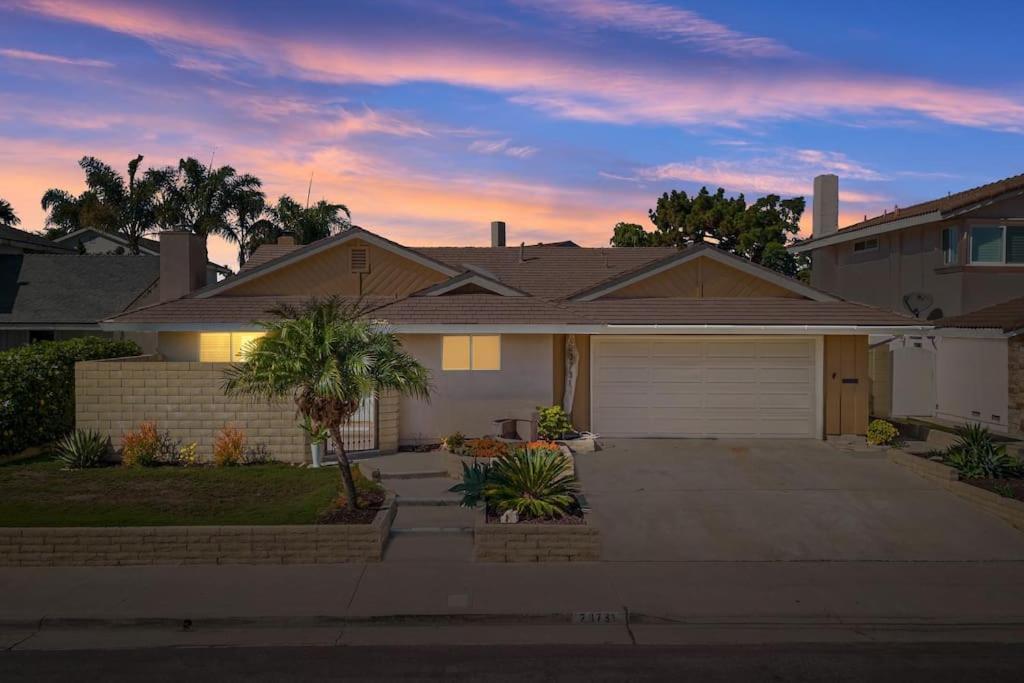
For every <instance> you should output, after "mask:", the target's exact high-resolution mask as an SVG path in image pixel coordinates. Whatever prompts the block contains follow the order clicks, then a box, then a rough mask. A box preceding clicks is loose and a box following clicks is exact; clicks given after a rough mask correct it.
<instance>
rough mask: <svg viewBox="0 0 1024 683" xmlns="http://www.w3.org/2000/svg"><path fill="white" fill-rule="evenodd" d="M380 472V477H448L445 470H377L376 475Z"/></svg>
mask: <svg viewBox="0 0 1024 683" xmlns="http://www.w3.org/2000/svg"><path fill="white" fill-rule="evenodd" d="M378 473H379V478H380V479H435V478H436V479H447V478H448V472H447V471H445V470H418V471H416V470H409V471H404V472H380V470H376V471H375V475H374V476H375V477H376V476H377V474H378Z"/></svg>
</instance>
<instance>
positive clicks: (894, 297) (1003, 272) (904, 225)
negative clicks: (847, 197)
mask: <svg viewBox="0 0 1024 683" xmlns="http://www.w3.org/2000/svg"><path fill="white" fill-rule="evenodd" d="M838 207H839V179H838V178H837V177H836V176H834V175H825V176H818V177H817V178H815V180H814V227H813V236H812V237H811V239H809V240H806V241H804V242H801V243H800V244H799V245H796V246H794V247H793V248H792V251H793V252H794V253H810V255H811V263H812V266H811V285H813V286H814V287H817V288H819V289H824V290H825V291H827V292H831V293H832V294H835V295H837V296H840V297H842V298H844V299H850V300H852V301H859V302H861V303H866V304H871V305H873V306H878V307H880V308H887V309H889V310H892V311H896V312H899V313H909V314H911V315H915V316H917V317H920V318H926V319H929V320H936V319H938V318H943V317H948V316H954V315H963V314H965V313H970V312H972V311H975V310H978V309H980V308H984V307H986V306H991V305H993V304H998V303H1002V302H1004V301H1007V300H1009V299H1012V298H1014V297H1015V296H1020V295H1021V293H1022V292H1024V175H1018V176H1014V177H1012V178H1006V179H1005V180H1000V181H997V182H994V183H989V184H988V185H982V186H981V187H976V188H973V189H970V190H965V191H963V192H957V193H955V194H950V195H947V196H945V197H940V198H938V199H933V200H931V201H927V202H922V203H920V204H914V205H913V206H906V207H899V206H897V207H894V208H893V210H892V211H888V212H886V213H883V214H882V215H880V216H875V217H873V218H866V219H865V220H863V221H861V222H860V223H856V224H854V225H851V226H849V227H846V228H843V229H842V230H839V229H837V228H838V215H839V211H838Z"/></svg>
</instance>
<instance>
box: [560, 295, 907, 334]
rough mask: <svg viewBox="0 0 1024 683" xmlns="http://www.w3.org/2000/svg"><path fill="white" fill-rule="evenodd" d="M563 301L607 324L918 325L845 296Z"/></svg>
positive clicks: (904, 317)
mask: <svg viewBox="0 0 1024 683" xmlns="http://www.w3.org/2000/svg"><path fill="white" fill-rule="evenodd" d="M566 306H567V307H568V308H569V309H570V310H572V311H574V312H576V313H577V314H579V315H582V316H584V317H586V318H589V319H592V320H598V321H600V322H601V323H604V324H608V325H645V324H651V325H801V326H802V325H807V326H812V327H816V326H829V325H868V326H881V327H884V326H903V325H920V324H922V323H921V321H919V320H917V319H915V318H911V317H909V316H904V315H900V314H898V313H890V312H889V311H884V310H882V309H877V308H872V307H871V306H865V305H863V304H855V303H852V302H849V301H811V300H808V299H782V298H779V299H775V298H768V297H759V298H753V299H596V300H594V301H585V302H573V303H568V304H566Z"/></svg>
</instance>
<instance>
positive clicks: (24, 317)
mask: <svg viewBox="0 0 1024 683" xmlns="http://www.w3.org/2000/svg"><path fill="white" fill-rule="evenodd" d="M159 278H160V259H159V258H158V257H155V256H113V255H110V256H108V255H79V254H12V255H0V326H32V325H39V326H42V327H45V326H47V325H74V324H77V325H81V324H86V325H91V324H95V323H97V322H99V321H100V320H104V319H106V318H109V317H111V316H114V315H117V314H118V313H121V312H123V311H125V310H127V309H128V308H130V307H131V306H132V305H133V304H135V303H136V302H137V301H138V300H139V299H140V297H142V296H143V295H144V294H146V293H147V292H148V291H149V290H150V289H151V288H153V287H154V286H156V284H157V282H158V281H159Z"/></svg>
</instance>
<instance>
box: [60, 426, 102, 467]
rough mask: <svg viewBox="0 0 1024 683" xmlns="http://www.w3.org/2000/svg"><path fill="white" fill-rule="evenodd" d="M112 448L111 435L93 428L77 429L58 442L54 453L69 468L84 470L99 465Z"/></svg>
mask: <svg viewBox="0 0 1024 683" xmlns="http://www.w3.org/2000/svg"><path fill="white" fill-rule="evenodd" d="M110 450H111V447H110V437H107V436H103V435H102V434H100V433H99V432H96V431H93V430H91V429H90V430H83V429H76V430H75V431H73V432H71V433H70V434H68V435H67V436H65V437H64V438H63V439H61V440H60V441H59V442H57V445H56V447H55V448H54V455H55V456H56V458H57V460H60V461H61V462H62V463H64V466H65V467H67V468H68V469H72V470H82V469H86V468H88V467H99V465H100V464H102V462H103V458H105V457H106V456H107V454H108V453H110Z"/></svg>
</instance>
